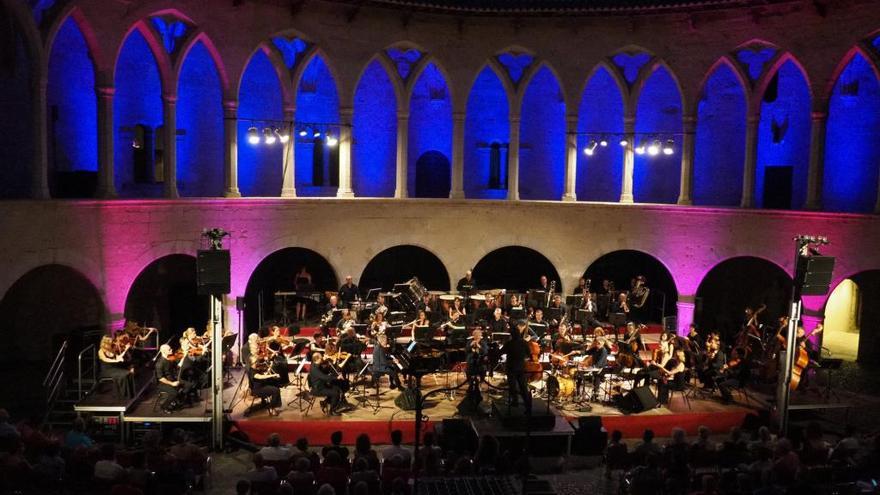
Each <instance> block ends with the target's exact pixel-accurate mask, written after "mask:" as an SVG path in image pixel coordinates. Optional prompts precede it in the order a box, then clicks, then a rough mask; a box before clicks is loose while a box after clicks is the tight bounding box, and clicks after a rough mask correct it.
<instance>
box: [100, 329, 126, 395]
mask: <svg viewBox="0 0 880 495" xmlns="http://www.w3.org/2000/svg"><path fill="white" fill-rule="evenodd" d="M115 347H117V346H114V344H113V339H111V338H110V336H108V335H105V336H103V337H101V344H100V345H99V347H98V359H100V360H101V377H102V378H110V379H111V380H113V385H114V386H115V387H116V397H117V398H119V399H123V398H130V397H132V395H134V390H133V389H134V378H133V376H134V368H133V367H132V366H131V364H129V363H128V362H127V361H126V359H125V353H126V352H128V350H129V348H131V344H130V343H129V344H125V345H123V346H122V347H121V348H115Z"/></svg>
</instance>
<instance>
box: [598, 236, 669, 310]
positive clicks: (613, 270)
mask: <svg viewBox="0 0 880 495" xmlns="http://www.w3.org/2000/svg"><path fill="white" fill-rule="evenodd" d="M639 275H642V276H644V277H645V279H646V281H645V285H647V286H648V288H649V289H651V290H650V292H649V293H648V301H647V302H646V303H645V304H646V305H647V306H648V309H647V310H646V311H645V312H644V318H645V320H646V321H649V322H660V321H662V319H663V317H665V316H671V315H674V314H676V306H675V302H676V301H677V300H678V289H676V287H675V280H673V278H672V274H670V273H669V270H667V269H666V267H665V266H664V265H663V263H661V262H660V260H658V259H657V258H655V257H653V256H651V255H650V254H646V253H643V252H641V251H634V250H629V249H625V250H621V251H612V252H610V253H608V254H605V255H602V256H600V257H599V259H597V260H596V261H594V262H593V263H591V264H590V266H589V267H587V270H586V271H585V272H584V275H583V276H584V278H586V279H589V280H590V281H591V285H590V290H592V291H596V292H601V288H602V282H603V280H608V281H610V282H613V283H614V287H615V288H616V289H617V290H619V291H621V290H629V289H630V284H631V283H632V281H633V280H634V279H635V278H636V277H638V276H639ZM599 302H600V303H601V302H602V301H599Z"/></svg>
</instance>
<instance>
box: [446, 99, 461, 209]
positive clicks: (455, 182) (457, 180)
mask: <svg viewBox="0 0 880 495" xmlns="http://www.w3.org/2000/svg"><path fill="white" fill-rule="evenodd" d="M464 117H465V115H464V112H453V113H452V189H450V191H449V198H450V199H464Z"/></svg>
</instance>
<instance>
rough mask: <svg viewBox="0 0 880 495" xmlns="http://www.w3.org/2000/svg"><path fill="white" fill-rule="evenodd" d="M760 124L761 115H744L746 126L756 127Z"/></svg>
mask: <svg viewBox="0 0 880 495" xmlns="http://www.w3.org/2000/svg"><path fill="white" fill-rule="evenodd" d="M760 122H761V115H760V114H756V113H750V114H748V115H746V125H753V126H757V125H758V124H759V123H760Z"/></svg>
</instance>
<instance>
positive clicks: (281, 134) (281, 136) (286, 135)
mask: <svg viewBox="0 0 880 495" xmlns="http://www.w3.org/2000/svg"><path fill="white" fill-rule="evenodd" d="M275 136H276V137H277V138H278V141H279V142H280V143H281V144H285V143H287V142H288V141H290V132H288V131H287V129H281V130H278V129H275Z"/></svg>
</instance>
